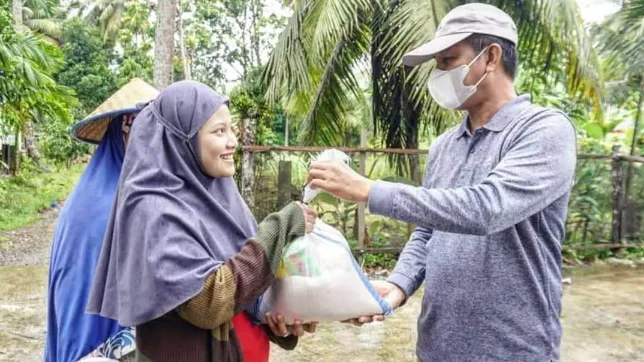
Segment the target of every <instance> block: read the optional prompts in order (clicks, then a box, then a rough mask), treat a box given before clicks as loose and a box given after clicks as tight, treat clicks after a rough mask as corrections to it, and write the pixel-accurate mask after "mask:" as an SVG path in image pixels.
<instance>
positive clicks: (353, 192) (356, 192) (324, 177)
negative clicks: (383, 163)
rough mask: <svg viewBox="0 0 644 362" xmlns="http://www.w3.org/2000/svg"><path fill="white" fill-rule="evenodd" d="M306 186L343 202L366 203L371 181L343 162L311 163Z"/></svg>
mask: <svg viewBox="0 0 644 362" xmlns="http://www.w3.org/2000/svg"><path fill="white" fill-rule="evenodd" d="M308 184H309V186H311V188H312V189H322V190H324V191H326V192H328V193H330V194H331V195H333V196H335V197H338V198H340V199H343V200H347V201H353V202H360V203H367V202H368V201H369V193H371V186H372V185H373V181H371V180H369V179H368V178H366V177H363V176H360V174H358V173H357V172H355V171H354V170H353V169H352V168H351V167H349V166H348V165H346V164H345V163H343V162H313V163H311V167H310V168H309V177H308Z"/></svg>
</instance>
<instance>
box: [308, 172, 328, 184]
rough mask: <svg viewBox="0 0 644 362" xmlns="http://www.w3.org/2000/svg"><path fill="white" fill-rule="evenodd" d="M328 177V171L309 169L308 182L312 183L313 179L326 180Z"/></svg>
mask: <svg viewBox="0 0 644 362" xmlns="http://www.w3.org/2000/svg"><path fill="white" fill-rule="evenodd" d="M327 177H329V176H328V172H327V171H325V170H318V169H312V170H309V174H308V182H309V183H311V181H313V180H326V179H327Z"/></svg>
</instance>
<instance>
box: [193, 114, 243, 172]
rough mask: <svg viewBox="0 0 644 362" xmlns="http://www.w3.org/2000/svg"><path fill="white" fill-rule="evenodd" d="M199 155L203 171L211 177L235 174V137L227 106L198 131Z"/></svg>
mask: <svg viewBox="0 0 644 362" xmlns="http://www.w3.org/2000/svg"><path fill="white" fill-rule="evenodd" d="M198 137H199V155H200V158H201V160H200V161H201V165H202V167H203V169H204V171H205V172H206V173H207V174H208V175H209V176H211V177H232V176H233V175H234V174H235V159H234V155H235V148H237V135H236V134H235V130H234V128H233V121H232V117H231V116H230V111H229V109H228V107H227V106H225V105H223V106H221V107H219V109H217V112H215V114H213V115H212V117H210V119H209V120H208V121H206V123H205V124H204V125H203V127H201V129H200V130H199V134H198Z"/></svg>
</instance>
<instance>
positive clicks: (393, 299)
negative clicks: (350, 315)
mask: <svg viewBox="0 0 644 362" xmlns="http://www.w3.org/2000/svg"><path fill="white" fill-rule="evenodd" d="M371 285H372V286H373V287H374V289H376V292H378V294H380V296H381V297H383V298H384V299H385V301H387V303H389V305H391V307H392V308H393V309H396V308H398V307H400V305H401V304H402V302H403V301H404V300H405V293H404V292H403V291H402V289H400V288H399V287H398V286H397V285H396V284H393V283H390V282H386V281H384V280H374V281H372V282H371ZM383 320H385V316H384V315H382V314H378V315H374V316H362V317H358V318H354V319H349V320H348V321H345V323H351V324H353V325H356V326H358V327H359V326H361V325H363V324H365V323H371V322H381V321H383Z"/></svg>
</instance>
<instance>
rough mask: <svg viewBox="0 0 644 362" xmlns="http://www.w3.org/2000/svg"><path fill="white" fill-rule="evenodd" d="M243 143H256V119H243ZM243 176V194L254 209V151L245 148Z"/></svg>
mask: <svg viewBox="0 0 644 362" xmlns="http://www.w3.org/2000/svg"><path fill="white" fill-rule="evenodd" d="M242 144H243V145H244V146H253V145H254V144H255V120H254V119H252V118H246V119H244V120H243V129H242ZM241 172H242V176H241V194H242V197H243V198H244V200H246V203H247V204H248V207H250V209H251V210H254V209H253V208H254V207H255V195H254V192H253V190H254V187H255V159H254V156H253V153H252V152H250V151H246V150H244V151H243V153H242V170H241Z"/></svg>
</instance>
